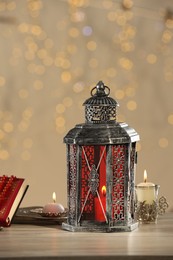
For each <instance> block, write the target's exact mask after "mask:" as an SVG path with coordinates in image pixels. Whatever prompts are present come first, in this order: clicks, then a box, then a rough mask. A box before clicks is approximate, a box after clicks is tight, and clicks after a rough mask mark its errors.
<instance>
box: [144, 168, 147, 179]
mask: <svg viewBox="0 0 173 260" xmlns="http://www.w3.org/2000/svg"><path fill="white" fill-rule="evenodd" d="M144 182H147V171H146V170H145V171H144Z"/></svg>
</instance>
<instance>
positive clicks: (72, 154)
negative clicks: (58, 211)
mask: <svg viewBox="0 0 173 260" xmlns="http://www.w3.org/2000/svg"><path fill="white" fill-rule="evenodd" d="M68 149H69V152H68V154H69V180H68V194H69V197H68V204H69V205H68V206H69V223H70V224H73V223H74V222H75V218H76V195H77V194H76V180H77V157H76V153H77V147H76V146H75V145H69V147H68Z"/></svg>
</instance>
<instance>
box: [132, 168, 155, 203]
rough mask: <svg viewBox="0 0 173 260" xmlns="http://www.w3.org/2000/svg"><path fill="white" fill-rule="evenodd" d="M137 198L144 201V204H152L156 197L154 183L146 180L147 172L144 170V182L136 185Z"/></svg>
mask: <svg viewBox="0 0 173 260" xmlns="http://www.w3.org/2000/svg"><path fill="white" fill-rule="evenodd" d="M136 192H137V200H138V202H143V201H145V203H146V204H152V203H153V201H155V199H156V194H155V184H154V183H152V182H147V172H146V170H145V171H144V182H141V183H139V184H138V185H137V190H136Z"/></svg>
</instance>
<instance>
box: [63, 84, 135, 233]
mask: <svg viewBox="0 0 173 260" xmlns="http://www.w3.org/2000/svg"><path fill="white" fill-rule="evenodd" d="M109 94H110V89H109V88H108V87H107V86H105V85H104V83H103V82H102V81H99V82H98V84H97V85H96V87H94V88H93V89H92V90H91V97H90V98H88V99H87V100H86V101H85V102H84V106H85V119H86V122H85V123H84V124H79V125H76V126H75V127H74V128H73V129H71V130H70V131H69V132H68V133H67V135H66V136H65V137H64V142H65V143H66V144H67V147H68V149H67V187H68V191H67V192H68V211H69V214H68V218H67V223H63V225H62V226H63V228H64V229H66V230H69V231H100V232H113V231H131V230H133V229H134V228H136V227H137V226H138V224H137V222H136V221H135V218H134V212H135V207H134V205H135V196H134V187H135V185H134V175H135V167H136V166H135V165H136V160H135V158H136V141H138V140H139V135H138V134H137V133H136V131H135V130H134V129H133V128H131V127H130V126H128V125H127V124H126V123H118V122H117V121H116V108H117V106H118V103H117V102H116V101H115V100H114V99H113V98H111V97H109Z"/></svg>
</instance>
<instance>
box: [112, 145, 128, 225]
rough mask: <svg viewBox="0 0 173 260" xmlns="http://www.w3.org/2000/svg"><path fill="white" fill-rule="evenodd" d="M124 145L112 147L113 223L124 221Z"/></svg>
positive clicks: (125, 149)
mask: <svg viewBox="0 0 173 260" xmlns="http://www.w3.org/2000/svg"><path fill="white" fill-rule="evenodd" d="M126 151H127V148H126V146H125V145H114V146H113V147H112V154H113V187H112V218H113V220H114V222H122V221H123V220H124V214H125V212H124V196H125V195H124V186H125V174H124V173H125V169H124V167H125V158H126Z"/></svg>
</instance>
